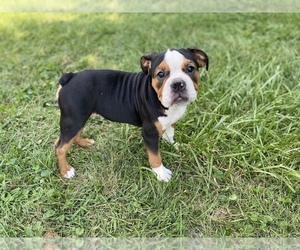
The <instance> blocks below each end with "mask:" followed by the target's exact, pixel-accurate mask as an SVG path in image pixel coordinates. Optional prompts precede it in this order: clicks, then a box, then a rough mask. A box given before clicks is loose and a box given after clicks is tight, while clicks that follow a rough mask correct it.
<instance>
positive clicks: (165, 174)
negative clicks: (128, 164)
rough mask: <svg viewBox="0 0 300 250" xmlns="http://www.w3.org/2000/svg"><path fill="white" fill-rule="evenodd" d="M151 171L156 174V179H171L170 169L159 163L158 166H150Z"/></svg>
mask: <svg viewBox="0 0 300 250" xmlns="http://www.w3.org/2000/svg"><path fill="white" fill-rule="evenodd" d="M152 169H153V171H154V172H155V173H156V174H157V179H158V180H159V181H164V182H168V181H169V180H170V179H171V175H172V172H171V170H169V169H167V168H165V167H164V165H163V164H161V165H160V166H159V167H158V168H152Z"/></svg>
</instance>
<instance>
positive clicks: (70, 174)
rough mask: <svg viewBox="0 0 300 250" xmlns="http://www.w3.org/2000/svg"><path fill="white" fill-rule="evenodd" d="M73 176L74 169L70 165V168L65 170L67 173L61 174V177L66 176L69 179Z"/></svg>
mask: <svg viewBox="0 0 300 250" xmlns="http://www.w3.org/2000/svg"><path fill="white" fill-rule="evenodd" d="M74 176H75V169H74V168H73V167H71V168H70V170H69V171H67V173H65V174H64V175H63V177H64V178H66V179H71V178H73V177H74Z"/></svg>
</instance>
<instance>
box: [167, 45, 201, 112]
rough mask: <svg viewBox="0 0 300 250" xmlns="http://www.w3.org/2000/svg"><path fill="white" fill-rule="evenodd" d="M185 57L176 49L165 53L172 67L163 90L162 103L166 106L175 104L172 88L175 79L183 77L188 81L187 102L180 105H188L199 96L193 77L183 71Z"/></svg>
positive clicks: (183, 79) (182, 78)
mask: <svg viewBox="0 0 300 250" xmlns="http://www.w3.org/2000/svg"><path fill="white" fill-rule="evenodd" d="M185 59H186V58H185V57H184V56H183V55H182V54H181V53H179V52H178V51H176V50H173V51H171V50H168V51H167V52H166V54H165V58H164V61H165V62H166V64H168V66H169V69H170V75H169V77H168V79H167V80H166V83H165V85H164V88H163V91H162V105H164V106H165V107H170V106H172V104H173V101H174V100H173V99H174V98H173V94H174V93H173V91H172V89H171V84H172V83H173V82H174V80H175V79H176V80H178V79H181V80H182V81H184V82H185V83H186V96H187V97H188V101H187V103H182V104H179V105H187V104H188V103H190V102H192V101H194V100H195V99H196V96H197V92H196V90H195V88H194V84H193V81H192V79H191V78H190V77H189V76H188V75H187V74H186V73H185V72H183V67H184V62H185Z"/></svg>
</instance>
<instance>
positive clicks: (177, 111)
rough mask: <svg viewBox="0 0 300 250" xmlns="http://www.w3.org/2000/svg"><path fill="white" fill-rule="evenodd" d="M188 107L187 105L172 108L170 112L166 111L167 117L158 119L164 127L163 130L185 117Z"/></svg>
mask: <svg viewBox="0 0 300 250" xmlns="http://www.w3.org/2000/svg"><path fill="white" fill-rule="evenodd" d="M186 107H187V106H186V105H182V106H176V107H171V108H169V109H168V110H166V115H167V116H160V117H158V121H159V122H160V124H161V125H162V129H163V130H166V129H167V128H168V127H170V126H171V125H172V124H174V123H175V122H177V121H178V120H179V119H180V118H181V117H182V116H183V114H184V112H185V110H186Z"/></svg>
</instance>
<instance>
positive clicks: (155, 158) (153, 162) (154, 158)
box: [147, 148, 162, 168]
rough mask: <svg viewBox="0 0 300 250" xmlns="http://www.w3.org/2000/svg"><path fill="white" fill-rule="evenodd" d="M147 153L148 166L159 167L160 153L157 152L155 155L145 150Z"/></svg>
mask: <svg viewBox="0 0 300 250" xmlns="http://www.w3.org/2000/svg"><path fill="white" fill-rule="evenodd" d="M147 153H148V158H149V163H150V166H151V167H152V168H158V167H160V166H161V164H162V161H161V156H160V153H159V152H158V153H157V154H155V153H153V152H152V151H151V150H149V149H148V148H147Z"/></svg>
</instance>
